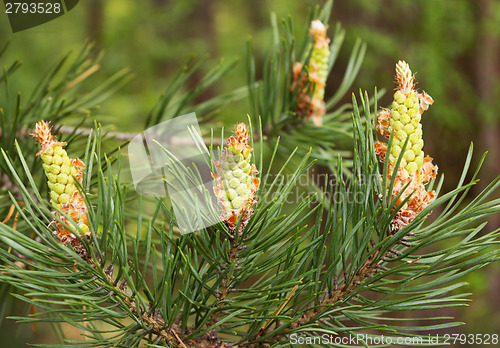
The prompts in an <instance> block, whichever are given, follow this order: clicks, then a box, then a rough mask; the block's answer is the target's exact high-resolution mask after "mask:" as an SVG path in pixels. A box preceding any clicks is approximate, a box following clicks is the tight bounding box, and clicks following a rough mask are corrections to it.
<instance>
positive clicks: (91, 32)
mask: <svg viewBox="0 0 500 348" xmlns="http://www.w3.org/2000/svg"><path fill="white" fill-rule="evenodd" d="M87 2H88V7H87V9H88V17H87V25H88V27H87V34H88V37H89V39H90V40H91V41H94V42H95V44H96V48H99V47H100V46H101V41H102V31H103V27H104V5H103V3H104V2H103V1H102V0H87Z"/></svg>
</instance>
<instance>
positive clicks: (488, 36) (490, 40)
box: [475, 0, 500, 327]
mask: <svg viewBox="0 0 500 348" xmlns="http://www.w3.org/2000/svg"><path fill="white" fill-rule="evenodd" d="M493 2H494V0H479V1H478V16H477V30H478V31H477V33H478V37H477V41H476V42H477V50H476V69H475V70H476V90H477V94H478V96H479V97H480V102H481V103H485V105H486V106H487V108H488V109H493V108H494V106H495V102H496V101H495V89H496V84H497V81H498V78H499V77H500V76H499V75H500V74H499V71H498V70H499V67H498V63H497V59H498V58H497V57H498V55H499V54H500V49H499V48H500V46H499V43H498V39H499V38H497V37H495V33H493V32H492V30H491V28H492V27H494V26H492V25H493V24H494V23H492V22H493V21H494V18H493ZM479 110H481V109H479ZM478 116H479V119H480V121H481V133H480V140H479V141H480V145H481V148H482V149H481V150H483V151H484V150H487V151H488V157H487V158H486V163H485V168H484V170H483V175H481V177H482V178H483V180H482V181H483V183H482V184H481V183H480V184H479V185H478V188H477V189H476V190H478V191H477V193H479V190H480V189H483V188H484V186H486V183H487V182H489V181H490V180H491V179H493V178H494V177H495V176H497V175H498V174H499V172H500V139H499V135H500V129H499V126H498V120H497V119H493V118H488V119H486V120H485V119H484V115H478ZM488 116H489V115H488ZM494 116H496V115H494ZM486 227H487V229H488V230H494V229H497V228H499V227H500V216H499V215H498V214H497V215H496V216H492V217H491V218H490V219H489V221H488V225H487V226H486ZM498 273H499V272H498V268H494V267H491V266H490V267H489V269H488V277H487V278H488V279H489V280H490V281H489V283H488V284H489V287H488V303H489V304H490V305H491V306H492V307H493V308H491V309H490V313H499V310H500V277H499V274H498ZM491 319H492V320H493V321H496V323H497V324H498V323H499V322H500V319H499V318H498V317H496V318H495V317H493V318H491ZM493 327H494V326H493ZM497 327H498V326H497Z"/></svg>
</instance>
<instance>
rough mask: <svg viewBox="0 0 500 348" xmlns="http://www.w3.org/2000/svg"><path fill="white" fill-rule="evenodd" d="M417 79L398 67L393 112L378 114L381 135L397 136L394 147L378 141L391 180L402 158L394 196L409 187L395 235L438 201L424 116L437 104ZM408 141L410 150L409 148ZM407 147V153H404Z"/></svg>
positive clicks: (403, 65)
mask: <svg viewBox="0 0 500 348" xmlns="http://www.w3.org/2000/svg"><path fill="white" fill-rule="evenodd" d="M414 79H415V76H414V75H413V74H412V72H411V70H410V67H409V66H408V64H407V63H406V62H404V61H399V62H398V63H397V64H396V80H397V82H398V89H397V90H396V92H395V93H394V101H393V102H392V105H391V109H390V110H388V109H384V110H382V111H381V112H380V113H379V114H378V115H377V130H378V131H379V133H380V134H381V135H383V136H384V137H386V138H389V136H390V135H391V133H393V134H394V137H393V140H392V144H391V147H390V148H387V145H386V144H383V143H381V142H377V143H376V144H375V152H376V154H377V155H378V156H379V157H380V159H381V160H382V161H384V160H385V158H386V157H388V160H389V172H388V175H389V178H388V179H389V180H390V179H391V177H392V173H393V171H394V167H395V166H396V163H397V161H398V158H399V157H400V156H402V158H401V162H400V166H399V168H398V169H397V173H396V179H395V183H394V188H393V191H392V193H391V194H390V195H391V197H392V198H395V197H397V196H398V195H399V194H400V193H401V190H402V189H403V187H404V186H405V185H408V187H407V188H406V189H405V191H404V192H403V193H402V194H401V196H400V197H399V199H398V201H397V202H396V205H399V204H401V203H402V202H403V201H404V200H405V199H407V198H408V201H407V202H406V204H405V205H404V206H403V207H402V208H401V209H400V210H399V211H398V212H397V214H396V217H395V218H394V219H393V221H392V228H391V230H392V232H395V231H397V230H399V229H401V228H403V227H404V226H406V225H407V224H409V223H410V222H411V221H413V219H414V218H415V217H416V216H417V215H418V214H419V213H420V212H421V211H422V210H424V209H425V207H427V206H428V205H429V204H430V203H431V202H432V200H433V199H434V195H435V192H434V191H429V192H427V191H426V189H425V186H424V184H425V183H427V182H428V181H429V180H430V179H431V178H434V177H436V173H437V169H438V168H437V166H435V165H433V164H432V158H431V157H429V156H427V157H425V158H424V152H423V146H424V141H423V138H422V125H421V123H420V120H421V117H422V113H423V112H424V111H425V110H427V109H428V107H429V105H431V104H432V103H433V102H434V101H433V100H432V98H431V97H430V96H429V95H428V94H427V93H425V92H423V93H421V94H420V93H418V92H417V91H416V90H415V89H414V87H415V84H414ZM405 142H407V143H406V148H405ZM403 148H404V153H402V152H403Z"/></svg>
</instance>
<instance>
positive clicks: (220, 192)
mask: <svg viewBox="0 0 500 348" xmlns="http://www.w3.org/2000/svg"><path fill="white" fill-rule="evenodd" d="M252 151H253V149H252V147H251V146H249V145H248V131H247V127H246V125H245V124H244V123H239V124H237V125H236V127H235V131H234V135H232V136H231V137H229V139H228V143H227V145H226V147H225V148H224V150H223V151H222V155H221V157H220V160H219V161H213V163H214V166H215V169H216V170H217V173H213V174H212V176H213V177H214V179H215V180H217V185H216V186H215V187H214V192H215V195H216V196H217V199H218V203H219V206H220V208H221V219H222V220H223V221H224V222H225V223H226V224H227V225H228V226H229V228H230V229H232V230H234V229H235V228H236V225H237V224H238V220H239V219H240V218H241V224H240V230H242V229H243V228H244V227H245V226H246V224H247V223H248V220H249V218H250V216H251V215H252V213H253V209H252V206H253V204H254V203H255V192H256V191H257V189H258V187H259V179H258V178H257V177H256V175H257V174H258V171H257V168H256V167H255V165H253V164H251V158H252Z"/></svg>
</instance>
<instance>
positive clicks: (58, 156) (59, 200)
mask: <svg viewBox="0 0 500 348" xmlns="http://www.w3.org/2000/svg"><path fill="white" fill-rule="evenodd" d="M51 129H52V128H51V127H50V128H49V123H47V122H45V121H40V122H38V123H37V124H36V127H35V132H34V133H32V136H34V137H36V138H37V139H38V141H39V142H40V144H41V145H42V150H41V151H39V152H38V153H37V154H36V155H37V156H38V155H40V157H41V159H42V162H43V164H42V166H43V169H44V171H45V175H46V176H47V179H48V182H47V184H48V186H49V189H50V202H51V203H52V205H54V206H55V207H57V208H58V209H60V210H61V211H62V212H64V213H65V214H67V215H69V216H70V217H71V219H72V220H73V221H75V222H76V223H77V225H78V227H79V228H80V230H81V231H82V232H83V233H84V234H85V235H87V237H88V236H90V229H89V226H88V221H87V207H86V206H85V203H84V201H83V198H82V197H81V195H80V193H79V192H78V189H77V187H76V185H75V179H76V180H78V181H79V182H80V183H81V180H82V173H83V168H85V164H84V163H83V162H82V161H81V160H80V159H71V158H69V156H68V154H67V153H66V150H64V148H63V146H64V145H66V143H62V142H58V141H56V140H55V136H53V135H52V134H51ZM59 217H60V218H61V219H62V220H63V221H65V222H66V224H67V225H68V226H72V225H71V223H70V222H69V221H67V220H66V219H65V218H64V216H59ZM56 226H57V229H58V232H59V237H60V238H61V240H62V241H63V242H67V241H70V240H72V241H74V240H75V239H76V237H75V236H74V233H75V232H76V231H73V230H71V231H70V230H68V229H66V228H65V227H64V226H62V225H61V224H59V223H57V222H56Z"/></svg>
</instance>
